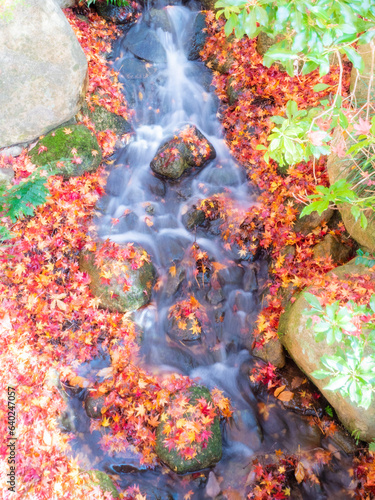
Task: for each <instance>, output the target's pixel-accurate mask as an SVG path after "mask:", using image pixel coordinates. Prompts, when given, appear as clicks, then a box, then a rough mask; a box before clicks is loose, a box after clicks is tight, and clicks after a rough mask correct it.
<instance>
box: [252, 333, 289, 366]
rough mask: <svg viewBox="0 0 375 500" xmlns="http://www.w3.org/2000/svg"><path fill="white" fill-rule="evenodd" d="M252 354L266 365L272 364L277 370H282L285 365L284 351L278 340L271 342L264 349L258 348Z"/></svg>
mask: <svg viewBox="0 0 375 500" xmlns="http://www.w3.org/2000/svg"><path fill="white" fill-rule="evenodd" d="M252 354H253V356H255V357H257V358H260V359H262V360H263V361H265V362H266V363H272V364H273V365H275V366H277V368H282V367H283V366H284V365H285V354H284V349H283V346H282V344H281V342H280V340H279V339H278V338H277V339H271V340H269V341H268V342H267V343H266V344H264V346H262V347H256V348H255V349H253V351H252Z"/></svg>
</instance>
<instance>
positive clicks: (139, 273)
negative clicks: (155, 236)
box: [79, 241, 155, 313]
mask: <svg viewBox="0 0 375 500" xmlns="http://www.w3.org/2000/svg"><path fill="white" fill-rule="evenodd" d="M79 264H80V269H81V271H84V272H86V273H87V274H88V275H89V277H90V280H91V281H90V290H91V292H92V293H93V295H94V296H95V297H97V298H98V301H99V304H100V306H101V307H103V308H105V309H109V310H110V311H118V312H121V313H124V312H127V311H134V310H136V309H139V308H140V307H142V306H144V305H146V304H147V303H148V302H149V301H150V297H151V290H152V286H153V283H154V278H155V269H154V266H153V265H152V263H151V262H150V257H149V255H148V254H147V252H146V251H145V250H144V249H143V248H142V247H140V246H138V245H137V246H136V245H133V244H128V245H127V246H125V247H119V246H118V245H115V244H114V243H111V242H109V241H106V242H104V243H98V244H96V248H93V249H92V250H85V251H83V252H82V253H81V256H80V261H79Z"/></svg>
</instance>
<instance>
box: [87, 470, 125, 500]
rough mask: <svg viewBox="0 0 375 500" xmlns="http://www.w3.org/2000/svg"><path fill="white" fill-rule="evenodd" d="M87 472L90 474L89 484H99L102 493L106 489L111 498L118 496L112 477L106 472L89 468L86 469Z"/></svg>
mask: <svg viewBox="0 0 375 500" xmlns="http://www.w3.org/2000/svg"><path fill="white" fill-rule="evenodd" d="M87 473H88V475H89V476H90V483H91V484H94V485H99V486H100V488H101V489H102V490H103V492H104V493H105V492H106V491H108V492H109V493H111V494H112V496H113V498H119V497H120V495H119V492H118V491H117V489H116V487H115V485H114V484H113V481H112V479H111V478H110V477H109V476H108V474H106V473H105V472H102V471H100V470H89V471H87Z"/></svg>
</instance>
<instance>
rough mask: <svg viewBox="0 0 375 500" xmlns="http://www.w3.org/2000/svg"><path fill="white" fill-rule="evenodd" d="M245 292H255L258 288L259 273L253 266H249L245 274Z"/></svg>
mask: <svg viewBox="0 0 375 500" xmlns="http://www.w3.org/2000/svg"><path fill="white" fill-rule="evenodd" d="M242 283H243V290H244V292H255V291H256V290H258V280H257V274H256V271H255V269H254V267H253V266H247V267H246V270H245V274H244V276H243V282H242Z"/></svg>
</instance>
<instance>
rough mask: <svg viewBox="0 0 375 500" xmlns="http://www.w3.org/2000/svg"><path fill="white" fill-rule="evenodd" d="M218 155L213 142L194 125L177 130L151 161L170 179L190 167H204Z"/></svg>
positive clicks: (157, 171) (157, 170) (160, 172)
mask: <svg viewBox="0 0 375 500" xmlns="http://www.w3.org/2000/svg"><path fill="white" fill-rule="evenodd" d="M215 157H216V152H215V149H214V147H213V146H212V144H211V143H210V142H209V141H208V140H207V139H206V138H205V137H204V135H203V134H202V133H201V132H200V131H199V130H198V129H197V128H196V127H195V126H193V125H185V127H183V128H182V129H180V130H177V131H176V133H175V135H174V137H173V138H172V139H170V140H169V141H167V142H165V143H164V144H163V145H162V146H161V147H160V148H159V149H158V151H157V153H156V155H155V157H154V159H153V160H152V161H151V164H150V166H151V169H152V170H153V171H154V172H155V173H157V174H159V175H163V176H165V177H168V178H170V179H178V178H179V177H181V175H182V174H183V173H184V172H185V170H187V169H189V168H190V167H203V166H204V165H205V164H206V163H207V162H208V161H209V160H212V159H213V158H215Z"/></svg>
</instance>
